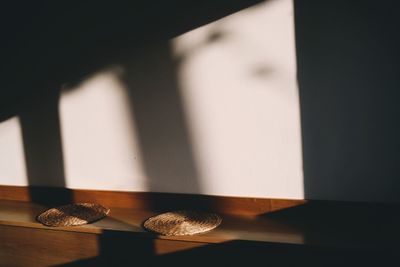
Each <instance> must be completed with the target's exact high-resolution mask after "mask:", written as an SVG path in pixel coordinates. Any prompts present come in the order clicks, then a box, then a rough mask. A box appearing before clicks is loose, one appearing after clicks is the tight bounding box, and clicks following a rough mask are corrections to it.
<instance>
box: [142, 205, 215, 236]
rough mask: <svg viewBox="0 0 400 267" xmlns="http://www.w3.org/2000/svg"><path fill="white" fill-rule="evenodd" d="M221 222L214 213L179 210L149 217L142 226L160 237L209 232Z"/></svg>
mask: <svg viewBox="0 0 400 267" xmlns="http://www.w3.org/2000/svg"><path fill="white" fill-rule="evenodd" d="M221 222H222V218H221V217H220V216H219V215H218V214H215V213H207V212H198V211H189V210H181V211H173V212H166V213H162V214H160V215H157V216H154V217H151V218H149V219H147V220H146V221H145V222H144V224H143V226H144V227H145V228H146V229H147V230H150V231H152V232H156V233H159V234H162V235H170V236H171V235H194V234H199V233H203V232H207V231H210V230H212V229H214V228H216V227H217V226H218V225H220V224H221Z"/></svg>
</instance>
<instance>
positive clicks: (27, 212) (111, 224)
mask: <svg viewBox="0 0 400 267" xmlns="http://www.w3.org/2000/svg"><path fill="white" fill-rule="evenodd" d="M45 209H46V207H44V206H41V205H38V204H33V203H29V202H17V201H0V224H1V225H5V226H19V227H29V228H36V229H45V230H52V231H70V232H80V233H92V234H102V233H103V232H104V231H122V232H130V233H138V234H142V235H145V236H148V237H150V238H157V239H165V240H176V241H188V242H201V243H221V242H227V241H232V240H241V241H256V242H268V243H284V244H298V245H313V246H338V247H340V246H342V247H368V246H375V245H376V244H378V243H379V246H381V245H382V244H392V243H394V242H396V241H397V240H398V237H400V234H399V233H400V231H399V230H398V225H400V224H399V223H400V216H399V215H398V214H400V213H398V212H396V211H397V210H398V208H397V206H389V207H388V206H379V205H378V206H377V205H372V206H371V205H366V204H352V205H350V204H347V205H346V204H340V205H339V204H334V205H333V204H328V203H323V204H321V203H317V204H304V205H302V206H298V207H294V208H289V209H287V210H282V211H277V212H272V213H268V214H265V215H262V216H239V215H226V214H222V217H223V223H222V224H221V225H220V226H219V227H218V228H217V229H215V230H213V231H211V232H208V233H204V234H200V235H195V236H177V237H169V236H156V235H154V234H151V233H148V232H147V231H146V230H144V229H143V227H142V223H143V222H144V221H145V220H146V219H147V218H149V217H150V216H154V215H156V214H157V212H154V211H151V210H139V209H128V208H112V209H111V211H110V214H109V216H108V217H106V218H104V219H102V220H100V221H98V222H95V223H93V224H89V225H84V226H79V227H76V226H75V227H47V226H44V225H42V224H40V223H38V222H37V221H36V219H35V218H36V216H37V215H38V214H39V213H41V212H42V211H44V210H45Z"/></svg>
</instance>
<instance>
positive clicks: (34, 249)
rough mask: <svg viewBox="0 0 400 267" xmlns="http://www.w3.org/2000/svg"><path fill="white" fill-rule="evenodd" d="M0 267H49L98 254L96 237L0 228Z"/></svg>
mask: <svg viewBox="0 0 400 267" xmlns="http://www.w3.org/2000/svg"><path fill="white" fill-rule="evenodd" d="M0 240H1V242H0V266H23V267H26V266H32V267H33V266H51V265H55V264H62V263H67V262H71V261H76V260H79V259H84V258H91V257H95V256H97V255H98V253H99V247H98V242H97V235H94V234H83V233H75V232H64V231H52V230H40V229H33V228H25V227H13V226H3V225H0Z"/></svg>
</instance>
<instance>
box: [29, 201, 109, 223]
mask: <svg viewBox="0 0 400 267" xmlns="http://www.w3.org/2000/svg"><path fill="white" fill-rule="evenodd" d="M109 212H110V209H108V208H105V207H103V206H101V205H99V204H93V203H76V204H69V205H65V206H60V207H56V208H52V209H49V210H46V211H45V212H43V213H42V214H40V215H39V216H38V217H37V220H38V221H39V222H41V223H42V224H44V225H47V226H73V225H83V224H87V223H91V222H94V221H97V220H100V219H101V218H103V217H105V216H106V215H107V214H108V213H109Z"/></svg>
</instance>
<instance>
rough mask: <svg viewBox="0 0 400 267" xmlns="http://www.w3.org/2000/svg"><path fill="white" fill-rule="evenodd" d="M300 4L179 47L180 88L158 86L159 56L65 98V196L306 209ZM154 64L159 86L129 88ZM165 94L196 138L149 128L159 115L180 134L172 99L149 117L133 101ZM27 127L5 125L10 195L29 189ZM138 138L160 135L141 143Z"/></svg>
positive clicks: (1, 131)
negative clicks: (166, 197)
mask: <svg viewBox="0 0 400 267" xmlns="http://www.w3.org/2000/svg"><path fill="white" fill-rule="evenodd" d="M292 5H293V3H292V1H291V0H275V1H267V2H265V3H261V4H259V5H256V6H253V7H251V8H248V9H245V10H242V11H240V12H238V13H235V14H233V15H230V16H228V17H226V18H223V19H220V20H218V21H216V22H213V23H211V24H209V25H206V26H203V27H200V28H198V29H195V30H193V31H190V32H188V33H185V34H183V35H182V36H178V37H177V38H175V39H173V40H171V41H170V43H169V49H170V53H171V54H172V56H173V59H172V60H173V62H174V64H175V66H176V78H177V80H176V82H171V81H168V80H167V79H168V78H165V77H161V78H160V77H156V76H157V75H158V72H157V70H158V71H160V70H161V71H164V69H165V68H168V66H164V65H163V64H164V63H163V62H162V60H163V59H162V57H163V56H162V55H160V56H154V55H158V54H157V53H161V52H159V51H160V49H157V46H155V47H153V48H151V47H149V48H148V49H147V50H145V51H144V53H142V54H141V59H140V60H139V59H137V60H136V59H135V57H134V56H132V57H131V58H132V59H131V60H132V64H131V65H129V64H128V65H127V64H119V63H118V62H116V64H115V65H113V66H110V67H109V68H106V69H104V70H103V71H100V72H98V73H94V74H93V75H92V76H90V77H88V78H87V79H86V80H85V81H83V82H81V83H80V84H78V85H76V86H74V87H73V88H71V87H69V88H67V89H65V90H63V91H62V92H63V93H62V96H61V100H60V106H59V110H60V124H61V138H62V151H63V156H64V171H65V180H66V181H65V182H66V185H67V186H68V187H70V188H89V189H110V190H128V191H161V192H182V193H202V194H212V195H232V196H255V197H278V198H302V197H303V194H304V193H303V173H302V156H301V155H302V151H301V131H300V115H299V99H298V88H297V83H296V56H295V41H294V18H293V6H292ZM127 57H129V55H128V56H127ZM146 58H151V60H150V61H147V59H146ZM143 62H144V63H145V64H142V63H143ZM146 64H148V65H150V64H151V65H150V67H147V70H149V71H147V72H142V73H140V74H135V75H147V76H154V78H150V79H154V81H151V85H144V86H143V80H140V79H139V82H136V81H135V80H134V79H133V82H126V80H127V79H128V80H129V79H130V75H131V74H132V73H134V72H135V70H136V69H137V68H139V67H142V65H146ZM132 66H134V67H132ZM144 69H145V70H146V68H144ZM166 71H168V70H166ZM122 77H125V78H122ZM140 81H141V82H140ZM160 81H162V82H160ZM153 82H154V84H153ZM164 84H168V86H169V87H171V86H172V87H174V86H175V87H176V88H175V89H173V90H175V91H174V92H176V93H177V95H178V96H179V97H177V99H178V98H179V99H180V100H181V101H182V103H181V104H182V109H181V110H180V111H181V113H182V114H181V117H179V116H178V117H179V118H177V119H176V120H177V121H181V122H179V123H178V122H177V124H179V125H181V126H185V127H186V129H184V130H182V131H183V133H182V132H181V133H177V135H176V136H178V137H177V138H175V139H174V137H173V136H174V135H173V132H172V133H171V131H172V130H173V129H175V128H174V127H172V126H171V127H168V125H164V126H162V127H164V128H157V127H158V126H157V125H155V126H154V125H152V124H151V122H149V121H150V120H154V118H155V117H156V116H157V114H156V115H154V114H152V112H157V111H160V114H159V116H160V117H162V116H164V115H165V116H166V118H167V119H168V120H171V122H172V124H174V118H171V116H169V117H168V114H164V113H168V112H166V111H168V110H171V108H172V109H173V108H174V107H168V108H166V107H167V105H168V103H165V102H166V101H169V100H168V97H169V96H168V95H165V94H166V93H168V92H169V91H168V90H167V89H166V90H165V91H162V90H163V88H158V89H159V90H158V91H157V94H156V95H154V97H153V96H149V95H146V97H147V98H145V99H148V101H149V105H148V107H149V109H151V110H144V112H142V111H143V107H144V108H145V107H146V103H143V101H142V102H139V103H138V102H135V101H133V102H132V101H129V97H131V96H130V95H129V92H136V91H140V90H144V89H146V90H149V89H148V88H144V87H152V86H153V87H154V85H157V87H163V85H164ZM140 87H143V88H140ZM166 87H167V85H166ZM172 87H171V88H172ZM152 89H154V88H152ZM163 92H166V93H164V95H163ZM133 97H134V98H135V95H134V96H133ZM151 97H152V98H151ZM136 99H138V98H136ZM142 99H143V98H142ZM137 101H139V100H137ZM132 103H133V105H135V103H138V105H140V106H141V107H140V109H138V108H137V107H135V106H133V107H132ZM158 108H159V109H158ZM138 110H139V111H138ZM175 111H176V110H175ZM175 111H174V112H175ZM178 111H179V110H178ZM178 111H176V113H179V112H178ZM143 114H144V115H143ZM143 116H144V117H143ZM166 121H167V120H166ZM17 122H18V120H17V119H16V118H14V119H11V120H9V121H5V122H2V123H1V124H0V183H1V184H8V185H27V184H28V177H27V174H26V171H25V167H24V154H23V149H22V147H23V145H22V139H21V134H20V130H19V125H18V123H17ZM160 122H161V123H163V120H162V119H160ZM146 123H147V124H146ZM169 124H171V123H170V122H169ZM181 126H179V127H180V128H182V127H181ZM140 127H145V128H146V127H147V129H150V131H148V132H147V134H146V132H145V134H144V135H143V133H142V134H140V131H141V128H140ZM151 127H155V129H156V130H155V131H156V133H154V132H151V129H152V128H151ZM179 127H176V129H180V128H179ZM157 129H158V130H159V129H163V130H165V133H164V131H163V130H162V131H159V132H157ZM171 129H172V130H171ZM165 136H167V137H165ZM180 136H183V137H182V138H181V137H180ZM185 136H186V137H185ZM146 138H147V139H146ZM151 138H153V142H151V141H152V140H151ZM169 139H171V143H168V140H169ZM183 139H184V140H183ZM143 140H145V142H143ZM146 140H147V141H146ZM160 140H162V142H161V141H160ZM149 144H150V145H149ZM151 144H153V145H151ZM152 146H153V147H152ZM149 150H150V151H149ZM149 155H150V156H149ZM157 155H159V156H157ZM189 165H190V166H189ZM149 166H150V167H149ZM188 166H189V167H188Z"/></svg>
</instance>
